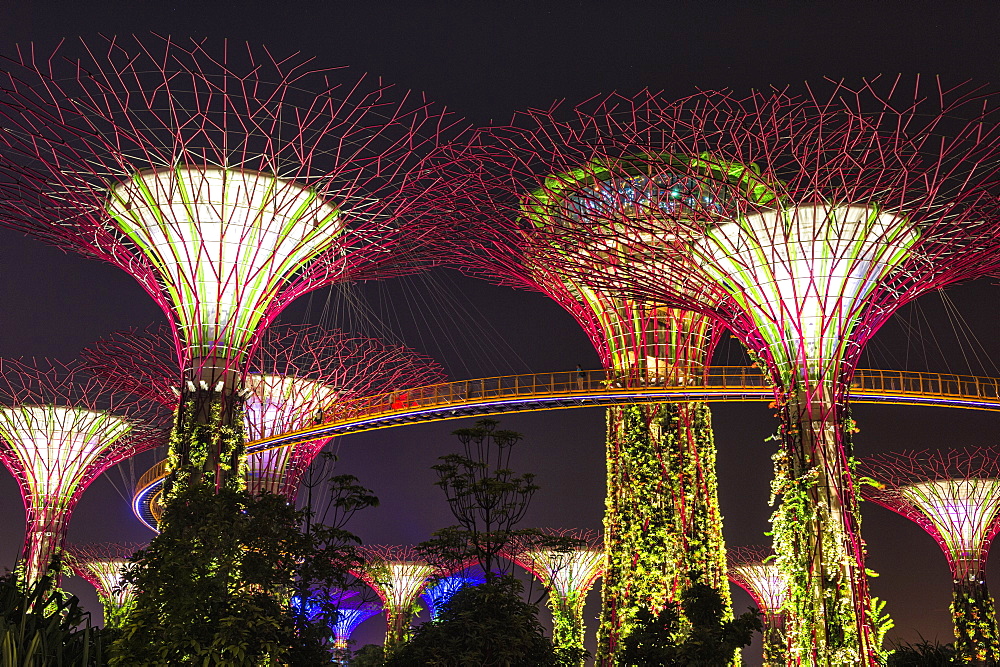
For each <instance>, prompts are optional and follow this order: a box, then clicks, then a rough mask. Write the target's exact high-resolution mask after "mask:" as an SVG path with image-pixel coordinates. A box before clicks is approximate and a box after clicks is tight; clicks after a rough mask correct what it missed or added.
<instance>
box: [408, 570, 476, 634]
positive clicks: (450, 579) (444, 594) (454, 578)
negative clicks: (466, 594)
mask: <svg viewBox="0 0 1000 667" xmlns="http://www.w3.org/2000/svg"><path fill="white" fill-rule="evenodd" d="M485 581H486V577H484V576H483V575H482V574H480V573H478V572H475V571H473V570H471V569H469V568H466V569H464V570H461V571H460V572H456V573H455V574H450V575H448V576H446V577H440V578H439V579H437V580H436V581H434V582H432V583H431V584H430V585H429V586H427V588H425V589H424V592H423V593H421V594H420V598H421V599H422V600H423V601H424V604H425V605H427V610H428V611H429V612H430V615H431V620H432V621H436V620H437V618H438V616H439V615H440V614H441V608H442V607H443V606H444V605H445V604H447V603H448V601H449V600H451V598H452V596H453V595H455V593H457V592H459V591H460V590H462V589H463V588H465V587H466V586H479V585H480V584H483V583H484V582H485Z"/></svg>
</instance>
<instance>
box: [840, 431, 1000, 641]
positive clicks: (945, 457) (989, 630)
mask: <svg viewBox="0 0 1000 667" xmlns="http://www.w3.org/2000/svg"><path fill="white" fill-rule="evenodd" d="M858 474H859V475H864V476H865V477H867V478H869V479H871V480H873V481H874V484H866V485H863V486H862V487H861V495H862V497H863V498H864V499H865V500H869V501H871V502H874V503H878V504H879V505H882V506H883V507H885V508H887V509H890V510H892V511H893V512H896V513H897V514H899V515H901V516H904V517H906V518H907V519H909V520H910V521H913V522H914V523H916V524H917V525H918V526H920V527H921V528H923V529H924V530H925V531H926V532H927V533H928V534H929V535H930V536H931V537H933V538H934V540H935V541H936V542H937V543H938V546H940V547H941V550H942V551H943V552H944V555H945V557H947V559H948V566H949V568H950V569H951V575H952V581H953V584H954V590H953V601H952V607H951V610H952V617H953V620H954V623H955V637H956V642H955V648H956V649H957V650H958V651H959V652H960V653H961V654H962V656H963V658H964V659H966V660H970V661H984V660H985V661H996V660H1000V629H998V627H997V619H996V608H995V604H994V602H993V597H992V596H991V595H990V592H989V590H988V588H987V586H986V573H985V569H986V560H987V558H988V557H989V551H990V545H991V544H992V542H993V538H994V537H996V535H997V533H998V532H1000V449H997V448H995V447H966V448H953V449H943V450H924V451H908V452H898V453H891V454H882V455H879V456H873V457H868V458H864V459H861V461H860V464H859V466H858Z"/></svg>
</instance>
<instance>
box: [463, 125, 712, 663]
mask: <svg viewBox="0 0 1000 667" xmlns="http://www.w3.org/2000/svg"><path fill="white" fill-rule="evenodd" d="M594 122H599V121H598V120H595V121H594ZM550 129H551V128H550V127H549V126H545V125H544V124H543V123H540V124H539V128H538V129H537V131H533V132H528V133H526V134H525V135H521V136H519V139H522V140H523V143H518V144H516V145H515V144H514V143H513V142H512V143H511V144H510V145H508V146H505V147H504V148H505V149H509V150H504V151H495V152H492V151H490V150H489V149H487V150H486V151H477V150H476V148H473V149H472V151H469V152H466V153H465V154H463V151H462V149H461V148H459V149H457V151H456V152H455V153H450V152H449V151H445V153H446V154H449V155H450V157H451V158H453V159H454V162H449V159H448V158H445V159H444V160H443V163H444V164H445V165H446V166H445V167H444V169H445V170H446V171H449V172H450V173H451V174H452V178H453V184H454V187H455V189H456V195H455V196H456V197H457V198H459V199H460V200H468V201H469V202H470V205H468V206H466V207H464V208H463V207H458V208H459V211H460V212H463V213H464V212H469V213H471V214H472V215H468V216H467V218H468V219H467V220H466V221H465V231H466V234H464V235H460V236H458V237H456V238H455V239H454V240H455V241H456V243H455V244H454V247H453V248H450V249H449V250H448V257H449V261H450V262H451V263H452V264H454V265H456V266H458V267H459V268H461V269H463V270H465V271H467V272H469V273H472V274H473V275H477V276H480V277H484V278H486V279H491V280H493V281H495V282H498V283H500V284H503V285H508V286H512V287H515V288H520V289H527V290H533V291H538V292H541V293H543V294H545V295H546V296H548V297H550V298H552V299H553V300H554V301H556V302H557V303H558V304H559V305H560V306H562V307H563V308H564V309H565V310H566V311H567V312H569V313H570V314H571V315H572V316H573V318H574V319H575V320H576V321H577V323H578V324H579V325H580V327H581V328H582V329H583V330H584V332H585V333H586V334H587V336H588V337H589V339H590V341H591V344H592V345H593V346H594V349H595V350H596V351H597V353H598V355H599V356H600V359H601V362H602V364H603V367H604V369H605V370H604V372H603V373H601V374H600V375H601V377H597V374H594V373H586V372H583V371H580V372H579V373H578V377H577V384H578V388H579V389H581V390H583V389H587V388H590V387H591V385H592V384H594V386H600V385H599V384H597V383H605V384H606V385H609V386H611V387H649V386H685V385H688V384H692V383H698V382H700V381H702V379H703V378H704V376H705V374H706V371H707V369H708V364H709V361H710V359H711V356H712V352H713V350H714V348H715V345H716V343H717V342H718V338H719V329H718V327H715V326H713V321H712V318H710V317H708V316H706V315H704V314H701V313H696V312H692V311H690V310H685V309H679V308H671V307H667V306H665V305H663V304H662V303H660V302H658V301H656V300H650V299H645V298H642V299H637V298H634V297H633V296H632V295H629V294H626V293H623V292H622V291H621V290H620V289H617V288H616V289H608V287H607V285H601V284H597V283H595V282H593V281H591V280H589V276H588V275H587V274H588V267H589V266H590V265H591V261H590V259H589V257H587V256H586V255H585V254H580V253H578V252H566V251H565V248H564V247H563V243H564V239H560V238H556V237H555V236H553V235H551V234H548V233H546V231H545V230H546V227H548V223H549V216H550V213H551V211H550V210H548V209H546V208H545V207H540V206H539V205H538V200H539V199H542V200H545V201H556V200H558V199H559V198H562V197H572V196H573V195H574V194H575V192H576V188H577V187H578V186H579V185H580V183H581V182H583V183H585V184H590V183H591V182H592V180H593V179H592V176H593V173H592V170H591V169H590V167H592V166H593V165H592V164H590V163H589V162H586V161H582V162H581V163H580V164H578V165H575V166H573V167H570V166H568V158H567V164H563V163H561V162H559V161H557V160H555V159H552V158H553V156H554V155H556V154H560V152H561V151H563V150H564V149H565V151H566V153H569V152H571V151H572V150H573V148H572V146H568V145H567V144H565V143H563V142H562V138H561V137H559V136H558V132H556V133H555V134H549V130H550ZM473 143H474V145H475V141H474V142H473ZM581 160H583V158H581ZM521 167H523V168H524V169H526V170H527V169H531V170H533V171H534V173H535V175H536V181H540V182H541V183H542V185H541V187H540V188H539V187H537V183H536V184H532V183H531V181H530V180H527V179H519V180H508V179H504V178H502V177H501V178H499V179H489V178H486V179H484V178H482V176H483V175H484V174H496V173H497V172H498V171H499V172H500V173H501V174H503V172H504V170H505V169H511V168H513V169H514V170H517V169H518V168H521ZM549 170H552V171H549ZM518 188H520V189H518ZM607 206H608V208H613V207H615V206H619V207H620V210H618V211H616V214H617V215H627V212H628V206H629V204H628V203H627V202H625V201H616V202H608V203H607ZM606 213H607V212H604V211H599V212H596V216H595V218H594V219H593V220H590V218H589V216H590V215H591V211H590V210H581V212H580V223H581V224H582V225H584V226H585V225H587V224H588V223H589V222H593V223H595V224H601V222H602V221H603V217H602V216H603V215H605V214H606ZM448 215H449V216H451V217H454V216H455V215H456V213H455V212H451V211H449V212H448ZM546 243H552V244H553V245H550V246H548V247H546V248H544V250H542V246H544V245H545V244H546ZM553 254H558V255H559V259H558V260H556V261H551V260H552V255H553ZM569 265H572V268H571V269H570V268H569ZM607 429H608V435H607V468H608V471H607V478H608V481H607V486H608V490H607V499H606V510H605V516H604V531H605V537H606V544H607V549H608V551H607V559H608V565H607V568H606V572H605V574H604V582H603V587H602V595H603V601H604V604H603V606H602V622H601V629H600V640H599V648H598V660H599V661H600V662H604V661H611V660H613V659H614V657H613V656H614V653H615V651H616V650H617V647H618V645H619V643H620V641H621V638H622V637H623V636H624V635H625V634H627V633H628V632H629V631H630V630H631V629H632V627H633V624H634V620H635V617H636V614H637V613H638V611H639V609H642V608H646V609H652V610H653V611H659V609H661V608H662V606H663V605H665V604H669V603H671V602H677V601H678V600H679V596H680V593H681V592H682V591H683V589H684V588H686V587H687V586H689V585H690V581H689V573H690V572H692V571H698V572H701V573H702V575H703V581H704V582H707V583H709V584H710V585H713V586H715V587H716V588H718V589H719V591H720V593H721V594H722V595H723V598H724V599H725V600H726V602H727V604H728V602H729V589H728V586H727V585H726V573H725V570H726V568H725V546H724V541H723V537H722V514H721V512H720V510H719V502H718V493H717V479H716V470H715V445H714V439H713V436H712V429H711V412H710V410H709V408H708V406H707V405H705V404H704V403H701V402H691V403H680V404H673V405H666V404H659V405H658V404H655V403H651V404H645V405H628V406H624V407H619V406H614V407H610V408H608V410H607ZM664 498H668V499H669V501H668V502H669V505H668V506H667V507H668V508H669V511H664V507H663V502H664ZM664 542H665V543H668V544H670V545H672V547H671V548H669V549H663V548H649V547H650V546H651V545H653V544H662V543H664ZM695 545H697V546H695ZM653 573H657V574H656V575H654V574H653Z"/></svg>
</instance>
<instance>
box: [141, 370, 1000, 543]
mask: <svg viewBox="0 0 1000 667" xmlns="http://www.w3.org/2000/svg"><path fill="white" fill-rule="evenodd" d="M585 373H586V378H585V379H583V380H582V381H581V380H580V379H579V378H578V376H577V371H559V372H554V373H529V374H526V375H505V376H501V377H493V378H478V379H474V380H458V381H455V382H445V383H441V384H435V385H429V386H426V387H416V388H413V389H407V390H402V391H395V392H391V393H388V394H380V395H377V396H368V397H363V398H355V399H350V400H346V401H342V402H340V403H338V404H337V405H335V406H333V407H331V408H330V409H329V410H327V411H325V413H324V415H323V419H322V420H319V419H317V421H316V423H315V424H313V425H311V426H309V427H307V428H303V429H300V430H298V431H292V432H289V433H282V434H280V435H276V436H273V437H270V438H265V439H263V440H257V441H254V442H250V443H248V444H247V453H248V454H251V453H255V452H263V451H266V450H269V449H275V448H278V447H287V446H291V445H295V444H298V443H303V442H309V441H311V440H318V439H321V438H330V437H333V436H337V435H346V434H348V433H360V432H362V431H373V430H376V429H383V428H391V427H393V426H402V425H405V424H423V423H426V422H433V421H441V420H446V419H460V418H463V417H474V416H481V415H491V414H509V413H514V412H528V411H534V410H557V409H565V408H585V407H603V406H609V405H619V404H629V403H678V402H686V401H705V402H709V403H719V402H750V401H771V400H773V397H774V394H773V393H772V390H771V386H770V384H769V383H768V381H767V378H766V377H765V376H764V374H762V373H761V372H760V370H759V369H757V368H753V367H745V366H716V367H712V368H710V369H708V372H707V373H706V374H705V375H704V376H703V377H701V378H698V382H694V383H689V384H686V385H683V386H664V385H662V384H647V385H645V386H636V383H635V381H634V380H628V379H625V380H623V379H621V378H620V377H618V376H617V374H614V373H613V372H610V371H604V370H598V371H585ZM626 383H627V385H628V386H625V385H626ZM850 397H851V402H852V403H894V404H898V405H922V406H941V407H955V408H965V409H971V410H995V411H1000V378H990V377H977V376H973V375H955V374H950V373H925V372H920V371H887V370H857V371H855V373H854V378H853V380H852V382H851V394H850ZM165 476H166V461H160V462H159V463H157V464H156V465H154V466H153V467H152V468H150V469H149V470H147V471H146V472H145V473H144V474H143V475H142V477H140V478H139V482H138V483H137V484H136V490H135V496H134V497H133V502H132V509H133V511H134V512H135V514H136V516H137V517H139V519H140V521H142V522H143V523H144V524H146V525H147V526H149V527H150V528H154V526H155V525H156V517H155V515H154V513H153V503H154V501H155V500H156V499H157V496H158V495H159V493H160V487H161V485H162V484H163V479H164V477H165Z"/></svg>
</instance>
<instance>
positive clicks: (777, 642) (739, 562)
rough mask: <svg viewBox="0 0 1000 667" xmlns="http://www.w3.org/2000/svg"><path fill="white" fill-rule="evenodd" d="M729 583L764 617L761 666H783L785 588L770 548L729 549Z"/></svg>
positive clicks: (785, 584) (786, 598) (786, 594)
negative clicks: (741, 590)
mask: <svg viewBox="0 0 1000 667" xmlns="http://www.w3.org/2000/svg"><path fill="white" fill-rule="evenodd" d="M728 557H729V580H730V581H731V582H733V583H734V584H736V585H737V586H739V587H740V588H742V589H743V590H745V591H746V592H747V594H748V595H749V596H750V597H751V598H753V601H754V602H755V603H756V604H757V608H758V609H760V613H761V614H762V615H763V617H764V637H763V640H764V665H765V667H778V666H779V665H784V664H785V643H786V641H785V611H784V606H785V601H786V600H788V584H787V583H786V582H785V578H784V577H783V576H782V575H781V572H779V571H778V567H777V566H776V565H775V564H774V550H773V549H771V548H770V547H759V546H755V547H729V549H728Z"/></svg>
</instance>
